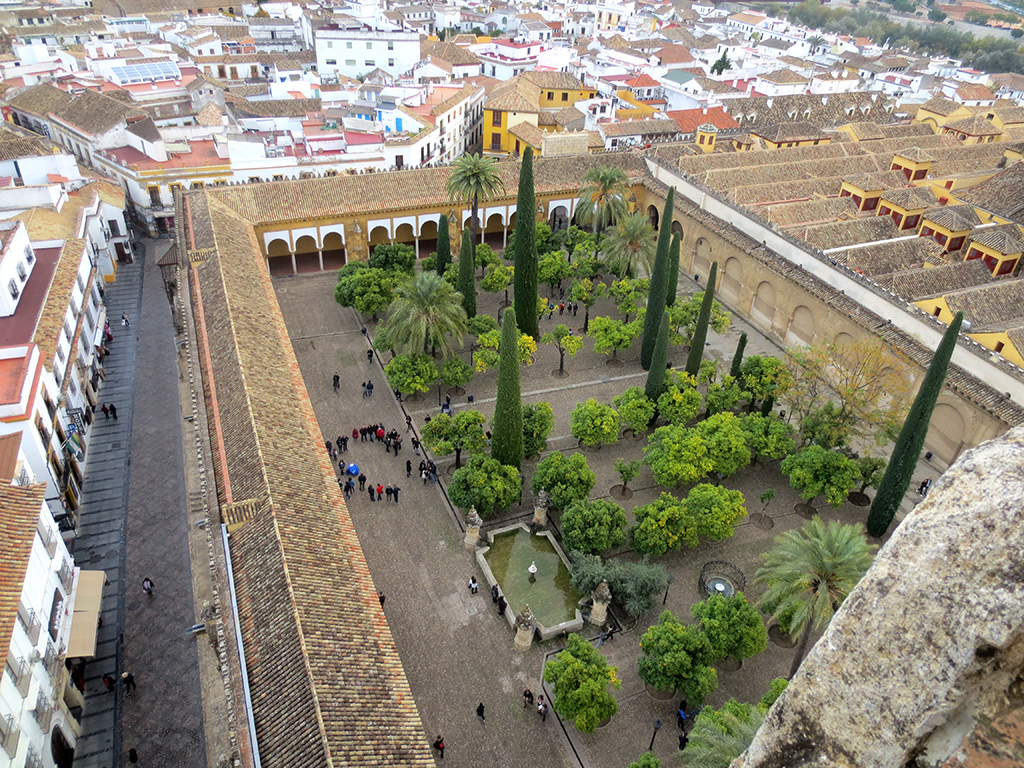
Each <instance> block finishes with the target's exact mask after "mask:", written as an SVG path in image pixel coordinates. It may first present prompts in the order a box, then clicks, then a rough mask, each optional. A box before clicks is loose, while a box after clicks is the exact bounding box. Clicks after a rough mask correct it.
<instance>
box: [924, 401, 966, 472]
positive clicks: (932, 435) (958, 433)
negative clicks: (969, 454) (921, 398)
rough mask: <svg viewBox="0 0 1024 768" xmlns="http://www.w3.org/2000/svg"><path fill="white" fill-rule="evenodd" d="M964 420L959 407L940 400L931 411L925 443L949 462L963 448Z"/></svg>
mask: <svg viewBox="0 0 1024 768" xmlns="http://www.w3.org/2000/svg"><path fill="white" fill-rule="evenodd" d="M965 431H966V421H965V419H964V417H963V415H962V414H961V413H960V411H959V409H958V408H957V407H956V406H955V405H953V404H952V403H948V402H945V403H943V402H940V403H938V404H937V405H936V406H935V410H934V411H933V412H932V420H931V422H930V423H929V425H928V436H927V437H926V438H925V445H926V446H928V449H929V450H930V451H932V452H933V453H934V454H935V455H936V456H938V457H939V458H940V459H942V460H943V461H944V462H946V463H947V464H951V463H952V462H953V461H954V460H955V459H956V457H957V456H959V455H960V451H962V450H963V448H964V433H965Z"/></svg>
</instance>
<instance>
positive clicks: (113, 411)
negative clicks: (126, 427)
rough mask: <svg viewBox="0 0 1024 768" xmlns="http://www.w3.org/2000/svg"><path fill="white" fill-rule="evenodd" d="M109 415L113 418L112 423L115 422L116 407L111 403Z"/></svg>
mask: <svg viewBox="0 0 1024 768" xmlns="http://www.w3.org/2000/svg"><path fill="white" fill-rule="evenodd" d="M110 415H111V416H113V417H114V421H117V406H116V405H114V404H113V403H111V404H110Z"/></svg>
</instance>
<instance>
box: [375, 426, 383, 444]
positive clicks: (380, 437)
mask: <svg viewBox="0 0 1024 768" xmlns="http://www.w3.org/2000/svg"><path fill="white" fill-rule="evenodd" d="M376 435H377V442H378V443H382V442H384V427H383V425H380V424H378V425H377V432H376Z"/></svg>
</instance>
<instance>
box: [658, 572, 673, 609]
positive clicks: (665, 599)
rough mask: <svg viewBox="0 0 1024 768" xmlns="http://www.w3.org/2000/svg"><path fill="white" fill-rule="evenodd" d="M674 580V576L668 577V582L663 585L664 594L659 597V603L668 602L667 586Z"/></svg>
mask: <svg viewBox="0 0 1024 768" xmlns="http://www.w3.org/2000/svg"><path fill="white" fill-rule="evenodd" d="M675 580H676V577H675V576H669V577H668V584H666V585H665V596H664V597H663V598H661V604H662V605H664V604H665V603H667V602H668V588H669V587H671V586H672V582H673V581H675Z"/></svg>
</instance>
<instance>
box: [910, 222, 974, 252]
mask: <svg viewBox="0 0 1024 768" xmlns="http://www.w3.org/2000/svg"><path fill="white" fill-rule="evenodd" d="M970 233H971V230H969V229H964V230H961V231H953V230H951V229H949V228H948V227H944V226H942V225H941V224H936V223H935V222H934V221H930V220H929V219H928V218H927V217H925V218H924V220H923V221H922V222H921V229H920V230H918V234H920V235H921V237H930V238H932V239H933V240H934V241H935V242H937V243H938V244H939V245H941V246H942V247H943V248H945V249H946V250H947V251H958V250H960V248H961V247H962V246H963V244H964V242H965V241H966V240H967V236H968V235H969V234H970Z"/></svg>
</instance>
